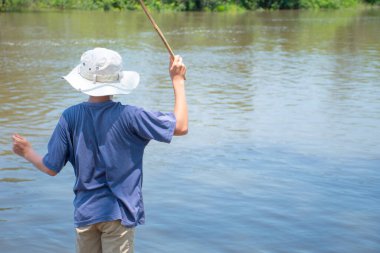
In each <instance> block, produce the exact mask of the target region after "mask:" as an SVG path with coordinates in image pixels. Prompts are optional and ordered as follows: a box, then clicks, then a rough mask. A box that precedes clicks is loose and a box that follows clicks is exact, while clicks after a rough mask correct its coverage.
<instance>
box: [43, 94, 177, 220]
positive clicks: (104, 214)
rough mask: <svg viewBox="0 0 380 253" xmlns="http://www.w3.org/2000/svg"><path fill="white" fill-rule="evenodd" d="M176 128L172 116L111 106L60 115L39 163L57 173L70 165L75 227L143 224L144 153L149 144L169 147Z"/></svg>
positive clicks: (73, 109)
mask: <svg viewBox="0 0 380 253" xmlns="http://www.w3.org/2000/svg"><path fill="white" fill-rule="evenodd" d="M175 123H176V120H175V116H174V114H173V113H161V112H148V111H145V110H143V109H141V108H138V107H134V106H128V105H122V104H120V103H117V102H113V101H107V102H103V103H89V102H84V103H81V104H78V105H74V106H72V107H70V108H68V109H66V110H65V111H64V112H63V114H62V116H61V118H60V119H59V122H58V124H57V126H56V128H55V130H54V132H53V135H52V137H51V139H50V141H49V144H48V153H47V154H46V155H45V156H44V158H43V163H44V164H45V166H46V167H48V168H49V169H51V170H54V171H56V172H57V173H58V172H59V171H60V170H61V169H62V167H63V166H64V165H65V164H66V163H67V161H69V162H70V163H71V164H72V165H73V167H74V172H75V176H76V181H75V185H74V193H75V199H74V207H75V212H74V221H75V225H76V226H77V227H81V226H86V225H90V224H94V223H98V222H103V221H112V220H117V219H120V220H121V221H122V224H123V225H125V226H127V227H133V226H136V225H138V224H144V203H143V199H142V192H141V187H142V166H143V153H144V148H145V146H146V145H147V144H148V143H149V141H150V140H152V139H153V140H157V141H161V142H167V143H169V142H170V141H171V139H172V137H173V134H174V129H175Z"/></svg>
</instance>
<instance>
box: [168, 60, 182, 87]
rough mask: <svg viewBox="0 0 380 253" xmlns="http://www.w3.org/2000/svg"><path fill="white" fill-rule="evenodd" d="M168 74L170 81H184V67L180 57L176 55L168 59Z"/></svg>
mask: <svg viewBox="0 0 380 253" xmlns="http://www.w3.org/2000/svg"><path fill="white" fill-rule="evenodd" d="M169 73H170V78H171V79H172V81H173V82H174V81H176V80H178V79H179V80H185V79H186V78H185V75H186V66H185V64H183V62H182V57H181V56H179V55H176V56H175V57H174V58H172V57H170V65H169Z"/></svg>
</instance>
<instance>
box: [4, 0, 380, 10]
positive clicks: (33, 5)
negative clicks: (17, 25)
mask: <svg viewBox="0 0 380 253" xmlns="http://www.w3.org/2000/svg"><path fill="white" fill-rule="evenodd" d="M348 1H350V0H348ZM368 1H371V0H368ZM372 2H374V4H371V3H368V2H364V1H357V0H353V1H350V5H347V4H346V5H344V4H342V6H332V5H331V6H325V7H319V6H311V5H309V6H307V7H298V8H277V7H276V6H275V7H274V8H262V7H255V8H245V7H244V6H241V5H238V4H236V3H228V2H227V3H224V4H219V5H215V6H212V8H210V7H208V6H205V7H203V8H202V10H191V9H190V10H187V9H184V8H182V7H183V6H182V7H181V6H175V5H174V4H173V3H172V4H161V2H159V1H154V2H151V3H149V4H147V8H148V10H150V11H153V12H222V13H243V12H265V11H284V10H288V11H289V10H316V11H318V10H344V9H359V10H360V9H372V8H375V9H377V8H380V0H372ZM4 3H5V4H4ZM50 11H102V12H122V11H142V8H141V6H140V5H139V4H136V3H133V4H130V5H124V6H119V7H113V6H110V5H109V4H107V3H104V5H103V6H94V5H91V6H88V5H67V6H66V5H54V4H51V5H50V4H46V3H41V2H30V3H27V2H24V3H23V5H22V6H14V5H11V6H10V5H7V3H6V2H3V4H0V13H12V12H50Z"/></svg>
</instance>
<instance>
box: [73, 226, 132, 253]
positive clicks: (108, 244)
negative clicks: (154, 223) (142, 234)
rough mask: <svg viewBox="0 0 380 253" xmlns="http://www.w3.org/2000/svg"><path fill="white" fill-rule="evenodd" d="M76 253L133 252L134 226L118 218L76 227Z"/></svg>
mask: <svg viewBox="0 0 380 253" xmlns="http://www.w3.org/2000/svg"><path fill="white" fill-rule="evenodd" d="M76 233H77V253H133V239H134V233H135V229H134V228H127V227H125V226H123V225H121V223H120V220H115V221H108V222H100V223H96V224H93V225H89V226H85V227H79V228H76Z"/></svg>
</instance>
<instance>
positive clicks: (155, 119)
mask: <svg viewBox="0 0 380 253" xmlns="http://www.w3.org/2000/svg"><path fill="white" fill-rule="evenodd" d="M175 125H176V118H175V116H174V114H173V113H162V112H149V111H145V110H142V109H140V110H137V112H136V113H135V115H134V117H133V120H132V127H133V129H134V131H135V133H136V134H137V135H138V136H140V137H141V138H143V139H146V140H152V139H153V140H156V141H160V142H166V143H170V141H171V140H172V138H173V135H174V130H175Z"/></svg>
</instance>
